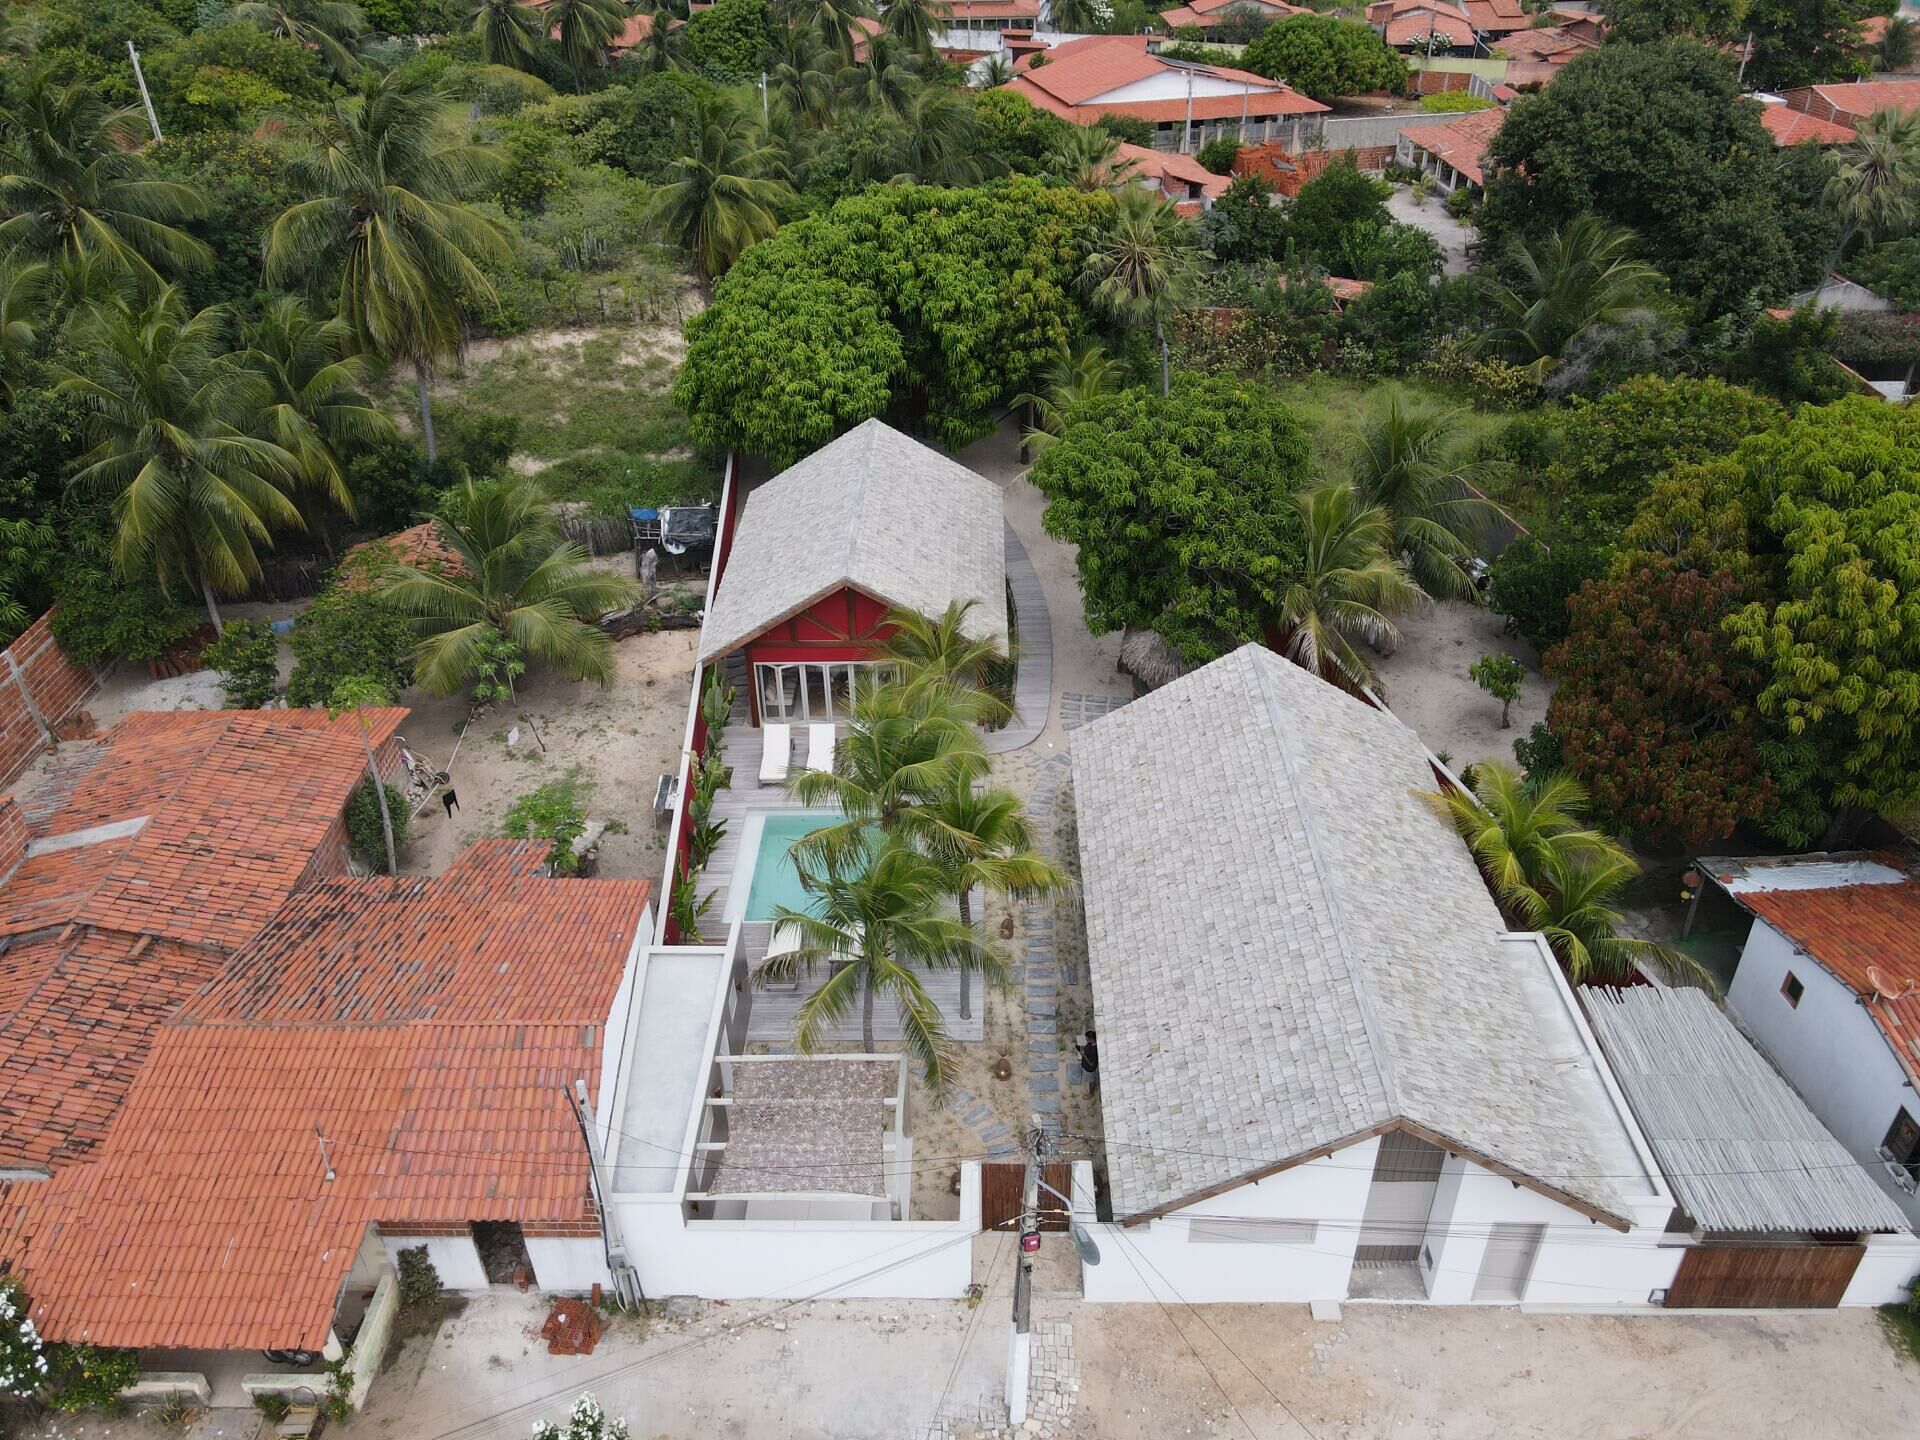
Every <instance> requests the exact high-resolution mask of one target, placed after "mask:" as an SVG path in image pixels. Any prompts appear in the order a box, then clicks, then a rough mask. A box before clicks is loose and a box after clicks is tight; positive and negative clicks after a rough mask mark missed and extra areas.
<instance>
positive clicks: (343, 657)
mask: <svg viewBox="0 0 1920 1440" xmlns="http://www.w3.org/2000/svg"><path fill="white" fill-rule="evenodd" d="M391 556H392V550H391V548H390V547H369V549H367V550H363V551H362V552H361V553H360V555H358V556H356V557H355V558H354V559H352V560H349V561H347V562H346V563H345V564H344V565H343V566H342V567H341V570H340V572H339V573H338V574H337V575H336V576H335V578H334V581H333V583H332V584H331V585H329V586H328V587H327V588H326V589H325V590H323V591H321V592H320V594H319V595H318V596H317V597H316V598H315V600H314V602H313V603H312V604H311V605H309V606H308V607H307V608H306V611H305V613H304V614H302V615H301V617H300V620H299V623H297V624H296V625H295V626H294V627H293V634H292V636H291V637H289V640H288V644H289V646H290V647H291V648H292V650H293V674H292V675H290V676H288V677H287V703H288V704H289V705H324V704H326V703H327V701H328V699H329V697H331V696H332V694H333V691H334V687H335V686H337V685H338V684H339V683H340V682H341V681H342V680H346V679H350V678H355V677H359V676H365V677H367V678H369V679H372V680H376V681H379V682H380V683H381V685H382V686H383V687H385V688H387V689H390V690H392V691H394V692H395V693H398V692H399V691H401V690H404V689H406V688H407V686H409V685H411V684H412V683H413V646H414V634H413V631H412V629H411V628H410V627H409V626H408V624H407V622H406V620H405V619H403V618H402V617H401V616H399V615H396V614H395V613H394V612H393V611H392V610H389V609H388V608H387V607H385V606H384V605H382V604H380V603H379V601H377V600H376V599H374V595H373V587H372V583H371V581H372V577H371V575H370V574H369V573H368V572H370V571H372V570H376V569H378V568H379V567H380V566H381V565H384V564H386V563H388V561H389V559H390V558H391Z"/></svg>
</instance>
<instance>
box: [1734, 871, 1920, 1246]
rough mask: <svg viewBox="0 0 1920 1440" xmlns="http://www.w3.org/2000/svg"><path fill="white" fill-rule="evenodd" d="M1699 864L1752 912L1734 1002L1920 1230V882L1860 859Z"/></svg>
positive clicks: (1842, 1139)
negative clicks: (1919, 1085)
mask: <svg viewBox="0 0 1920 1440" xmlns="http://www.w3.org/2000/svg"><path fill="white" fill-rule="evenodd" d="M1698 863H1699V866H1700V868H1701V870H1702V871H1703V872H1704V873H1705V874H1706V875H1708V876H1710V877H1711V878H1712V879H1713V880H1714V881H1715V882H1716V883H1717V884H1718V885H1719V886H1720V887H1721V888H1722V889H1723V890H1725V891H1726V892H1727V894H1728V895H1729V896H1731V897H1732V898H1733V900H1734V901H1735V902H1736V903H1737V904H1738V905H1740V906H1741V907H1742V908H1743V909H1745V910H1747V911H1748V912H1750V913H1751V914H1752V915H1753V917H1754V918H1753V928H1752V930H1751V931H1749V932H1748V935H1747V941H1746V946H1745V948H1744V949H1743V950H1742V951H1741V954H1740V963H1739V967H1738V968H1737V969H1736V970H1735V971H1734V976H1733V983H1732V985H1731V986H1729V987H1728V990H1727V1004H1728V1005H1729V1006H1730V1007H1731V1008H1732V1010H1733V1012H1734V1014H1735V1015H1737V1016H1738V1017H1739V1018H1740V1023H1741V1024H1742V1025H1743V1026H1745V1027H1746V1029H1747V1031H1748V1032H1749V1033H1750V1034H1752V1035H1753V1037H1754V1038H1755V1039H1756V1040H1758V1041H1759V1042H1760V1044H1761V1046H1762V1047H1763V1048H1764V1049H1765V1050H1766V1052H1767V1054H1768V1055H1770V1056H1771V1057H1772V1058H1773V1061H1774V1063H1775V1064H1776V1065H1778V1066H1779V1067H1780V1069H1781V1071H1782V1072H1784V1073H1785V1075H1786V1077H1787V1078H1788V1079H1789V1080H1791V1081H1792V1082H1793V1085H1794V1088H1795V1089H1797V1090H1798V1091H1799V1092H1800V1093H1801V1095H1803V1096H1804V1097H1805V1098H1806V1101H1807V1104H1808V1105H1809V1106H1811V1107H1812V1109H1813V1112H1814V1114H1816V1115H1818V1116H1819V1117H1820V1119H1821V1120H1822V1121H1824V1122H1825V1123H1826V1126H1827V1128H1828V1129H1830V1130H1831V1131H1832V1132H1833V1133H1834V1136H1835V1137H1836V1138H1837V1139H1838V1140H1839V1141H1840V1143H1841V1144H1842V1145H1844V1146H1846V1148H1847V1150H1848V1152H1849V1153H1850V1154H1852V1155H1853V1156H1854V1158H1855V1159H1857V1160H1858V1161H1859V1162H1860V1163H1861V1164H1862V1165H1863V1166H1865V1167H1866V1168H1867V1170H1868V1171H1869V1173H1871V1174H1872V1175H1873V1176H1874V1178H1875V1179H1876V1180H1878V1181H1879V1183H1880V1185H1881V1187H1882V1188H1883V1189H1884V1190H1885V1191H1886V1193H1887V1194H1888V1195H1889V1196H1890V1197H1891V1198H1892V1199H1893V1201H1894V1203H1895V1204H1896V1205H1898V1206H1899V1207H1900V1209H1901V1210H1902V1211H1903V1212H1904V1213H1905V1215H1906V1217H1907V1219H1908V1221H1909V1222H1915V1221H1920V1196H1916V1194H1915V1189H1916V1177H1920V1099H1917V1098H1916V1097H1915V1093H1914V1085H1915V1081H1916V1079H1920V994H1916V991H1920V883H1916V882H1915V881H1914V879H1913V878H1912V877H1911V876H1909V875H1908V874H1906V873H1905V872H1904V871H1902V870H1900V869H1898V868H1896V866H1895V865H1894V864H1893V863H1891V857H1886V856H1880V855H1871V854H1860V853H1845V854H1831V855H1811V856H1798V857H1786V858H1778V859H1776V858H1760V859H1729V858H1724V857H1714V858H1703V859H1702V860H1700V861H1699V862H1698Z"/></svg>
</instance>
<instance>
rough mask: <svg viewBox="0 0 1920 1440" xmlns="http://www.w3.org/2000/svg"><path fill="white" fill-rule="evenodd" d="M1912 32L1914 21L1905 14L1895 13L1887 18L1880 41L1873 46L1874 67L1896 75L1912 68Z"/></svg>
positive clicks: (1913, 30)
mask: <svg viewBox="0 0 1920 1440" xmlns="http://www.w3.org/2000/svg"><path fill="white" fill-rule="evenodd" d="M1914 34H1915V27H1914V23H1913V21H1911V20H1909V19H1907V17H1906V16H1904V15H1895V16H1894V17H1893V18H1892V19H1890V20H1888V21H1887V28H1886V29H1885V30H1884V31H1882V32H1881V34H1880V43H1879V44H1877V45H1875V46H1874V47H1873V66H1874V69H1876V70H1886V71H1890V72H1892V73H1893V74H1896V75H1897V74H1900V73H1902V72H1904V71H1907V70H1910V69H1912V68H1913V57H1914V51H1915V48H1916V47H1915V44H1914Z"/></svg>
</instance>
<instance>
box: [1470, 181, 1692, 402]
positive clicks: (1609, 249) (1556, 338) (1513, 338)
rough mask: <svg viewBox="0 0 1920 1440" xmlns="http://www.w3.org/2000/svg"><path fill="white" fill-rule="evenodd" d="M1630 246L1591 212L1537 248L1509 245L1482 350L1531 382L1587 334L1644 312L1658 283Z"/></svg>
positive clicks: (1628, 238)
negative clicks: (1506, 274)
mask: <svg viewBox="0 0 1920 1440" xmlns="http://www.w3.org/2000/svg"><path fill="white" fill-rule="evenodd" d="M1633 247H1634V235H1633V232H1632V231H1631V230H1626V229H1623V228H1621V227H1620V226H1617V225H1609V224H1608V223H1607V222H1606V221H1604V220H1601V219H1599V218H1598V217H1596V216H1593V215H1581V216H1577V217H1576V218H1574V219H1573V220H1570V221H1568V222H1567V224H1566V225H1565V226H1563V227H1562V228H1561V229H1560V230H1559V231H1557V232H1555V233H1554V234H1553V235H1551V236H1549V237H1548V238H1547V239H1546V240H1545V241H1544V242H1543V243H1541V244H1540V245H1538V246H1529V245H1526V244H1518V243H1517V244H1515V246H1514V248H1513V250H1512V252H1511V253H1510V255H1509V257H1508V269H1509V270H1510V271H1511V273H1512V274H1513V279H1512V280H1511V281H1510V282H1506V283H1496V284H1495V285H1494V286H1493V287H1492V292H1491V293H1492V298H1493V303H1494V308H1495V310H1496V311H1497V312H1498V315H1499V321H1498V323H1497V324H1495V325H1494V326H1493V328H1492V329H1491V330H1489V331H1488V333H1487V337H1486V344H1487V346H1488V348H1490V349H1492V350H1493V351H1495V352H1496V353H1498V354H1499V355H1500V356H1501V357H1502V358H1504V359H1506V360H1510V361H1512V362H1513V363H1514V364H1516V365H1524V366H1526V367H1527V368H1528V369H1529V370H1530V371H1531V372H1532V373H1533V375H1534V377H1535V378H1536V379H1538V378H1539V377H1540V376H1543V375H1545V374H1546V373H1547V371H1548V370H1550V369H1552V368H1553V366H1554V364H1555V362H1556V361H1558V360H1559V359H1560V357H1561V356H1562V355H1564V354H1566V352H1567V347H1568V346H1569V345H1571V344H1572V343H1573V342H1574V341H1575V340H1577V339H1578V338H1579V337H1580V336H1582V335H1584V334H1586V333H1587V331H1589V330H1591V329H1593V328H1594V327H1596V326H1600V325H1617V324H1619V323H1621V322H1622V321H1624V320H1626V319H1628V318H1629V317H1631V316H1633V315H1635V314H1637V313H1639V312H1641V311H1645V310H1648V309H1651V308H1652V307H1653V306H1654V305H1656V304H1657V303H1658V301H1659V298H1660V294H1661V287H1662V284H1663V280H1662V277H1661V275H1660V272H1659V271H1658V270H1656V269H1654V268H1653V267H1652V266H1651V265H1647V264H1643V263H1642V262H1640V261H1638V260H1635V259H1633V258H1632V255H1633Z"/></svg>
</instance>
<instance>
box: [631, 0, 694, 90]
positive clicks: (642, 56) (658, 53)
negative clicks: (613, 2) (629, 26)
mask: <svg viewBox="0 0 1920 1440" xmlns="http://www.w3.org/2000/svg"><path fill="white" fill-rule="evenodd" d="M643 8H644V7H643ZM647 13H648V15H649V18H650V19H651V20H652V22H653V23H652V24H650V25H648V26H647V29H646V33H645V34H643V35H642V36H641V37H640V43H639V44H638V45H636V46H635V47H634V48H633V49H632V50H631V51H629V52H628V55H627V63H628V64H630V65H632V66H634V67H635V68H636V69H638V70H639V71H640V72H641V73H642V74H647V75H656V74H660V73H662V72H664V71H667V70H678V69H680V68H682V67H683V65H684V64H685V63H686V62H685V59H684V56H683V51H684V49H685V45H686V38H687V36H686V31H685V30H684V29H683V28H682V27H681V26H680V25H678V24H676V23H674V16H673V14H672V12H671V11H669V10H668V9H667V8H666V6H664V5H662V6H660V7H659V8H658V9H655V10H652V11H650V12H647Z"/></svg>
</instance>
